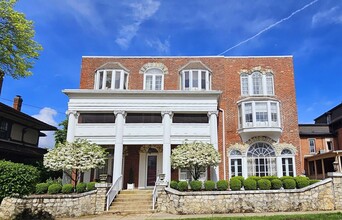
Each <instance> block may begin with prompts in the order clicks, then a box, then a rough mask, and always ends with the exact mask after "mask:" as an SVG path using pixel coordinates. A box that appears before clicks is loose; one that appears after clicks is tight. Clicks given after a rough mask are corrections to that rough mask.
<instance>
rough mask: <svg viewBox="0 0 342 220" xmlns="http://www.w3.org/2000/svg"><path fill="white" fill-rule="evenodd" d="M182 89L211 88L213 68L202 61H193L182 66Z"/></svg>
mask: <svg viewBox="0 0 342 220" xmlns="http://www.w3.org/2000/svg"><path fill="white" fill-rule="evenodd" d="M180 74H181V77H180V78H181V89H182V90H210V89H211V70H210V69H209V68H208V67H207V66H206V65H204V64H203V63H202V62H201V61H191V62H189V63H188V64H187V65H185V66H184V67H182V68H181V71H180Z"/></svg>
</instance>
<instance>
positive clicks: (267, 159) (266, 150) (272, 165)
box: [247, 142, 277, 176]
mask: <svg viewBox="0 0 342 220" xmlns="http://www.w3.org/2000/svg"><path fill="white" fill-rule="evenodd" d="M247 168H248V176H272V175H276V174H277V166H276V157H275V152H274V149H273V148H272V147H271V146H270V145H269V144H267V143H263V142H257V143H255V144H253V145H252V146H251V147H250V148H249V149H248V152H247Z"/></svg>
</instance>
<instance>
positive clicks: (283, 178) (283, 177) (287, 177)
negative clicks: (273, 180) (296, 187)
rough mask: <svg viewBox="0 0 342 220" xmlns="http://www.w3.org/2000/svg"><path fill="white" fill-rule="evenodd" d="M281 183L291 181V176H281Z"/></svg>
mask: <svg viewBox="0 0 342 220" xmlns="http://www.w3.org/2000/svg"><path fill="white" fill-rule="evenodd" d="M279 179H280V180H281V181H284V180H286V179H293V176H282V177H280V178H279Z"/></svg>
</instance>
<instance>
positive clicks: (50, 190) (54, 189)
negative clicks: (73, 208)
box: [48, 183, 62, 194]
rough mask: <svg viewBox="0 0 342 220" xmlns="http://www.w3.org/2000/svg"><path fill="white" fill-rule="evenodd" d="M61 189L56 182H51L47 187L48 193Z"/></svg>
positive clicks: (54, 192) (57, 191) (55, 192)
mask: <svg viewBox="0 0 342 220" xmlns="http://www.w3.org/2000/svg"><path fill="white" fill-rule="evenodd" d="M61 190H62V186H61V185H60V184H58V183H54V184H51V185H50V186H49V188H48V193H49V194H57V193H60V192H61Z"/></svg>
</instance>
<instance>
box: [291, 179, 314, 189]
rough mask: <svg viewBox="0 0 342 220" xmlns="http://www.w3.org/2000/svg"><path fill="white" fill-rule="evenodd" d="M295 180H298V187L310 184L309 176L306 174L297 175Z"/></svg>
mask: <svg viewBox="0 0 342 220" xmlns="http://www.w3.org/2000/svg"><path fill="white" fill-rule="evenodd" d="M294 180H295V181H296V187H297V188H298V189H300V188H303V187H306V186H308V185H309V184H310V181H309V178H307V177H305V176H296V177H295V178H294Z"/></svg>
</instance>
